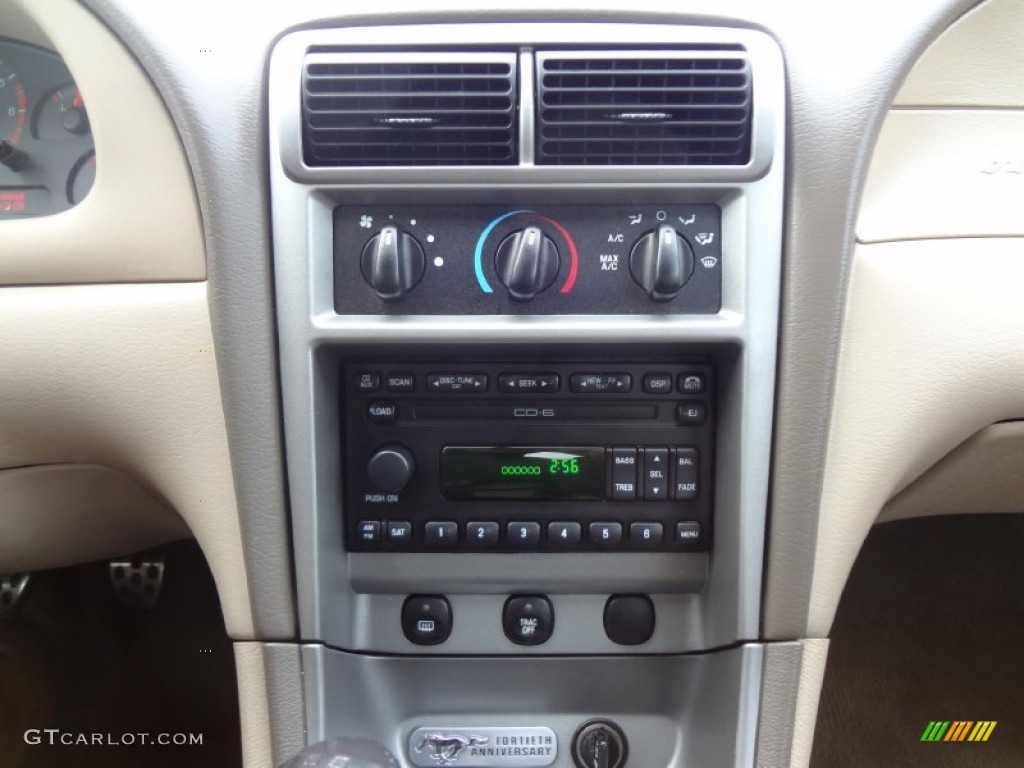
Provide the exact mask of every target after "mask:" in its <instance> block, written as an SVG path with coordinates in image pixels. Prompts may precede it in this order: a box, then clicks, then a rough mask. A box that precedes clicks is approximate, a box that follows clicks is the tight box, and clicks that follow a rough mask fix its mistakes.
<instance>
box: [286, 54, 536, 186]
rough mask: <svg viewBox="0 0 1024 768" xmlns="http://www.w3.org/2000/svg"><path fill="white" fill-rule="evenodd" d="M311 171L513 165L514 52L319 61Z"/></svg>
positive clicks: (308, 80) (307, 77)
mask: <svg viewBox="0 0 1024 768" xmlns="http://www.w3.org/2000/svg"><path fill="white" fill-rule="evenodd" d="M302 111H303V150H304V156H305V160H306V164H307V165H310V166H412V165H433V166H438V165H511V164H515V163H516V162H518V150H517V147H516V59H515V55H514V54H479V55H478V54H435V53H422V54H404V53H403V54H398V53H386V54H350V55H344V54H310V55H309V56H307V57H306V63H305V71H304V76H303V88H302Z"/></svg>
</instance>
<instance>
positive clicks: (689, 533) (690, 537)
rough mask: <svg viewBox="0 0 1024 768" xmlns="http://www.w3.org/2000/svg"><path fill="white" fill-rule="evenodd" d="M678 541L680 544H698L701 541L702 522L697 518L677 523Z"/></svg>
mask: <svg viewBox="0 0 1024 768" xmlns="http://www.w3.org/2000/svg"><path fill="white" fill-rule="evenodd" d="M676 541H678V542H679V543H680V544H697V543H698V542H700V523H698V522H697V521H696V520H686V521H684V522H682V523H676Z"/></svg>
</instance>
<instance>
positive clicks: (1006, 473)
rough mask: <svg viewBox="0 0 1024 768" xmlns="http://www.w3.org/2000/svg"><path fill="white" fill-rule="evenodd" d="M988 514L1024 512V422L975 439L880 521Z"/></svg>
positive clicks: (923, 479) (900, 498)
mask: <svg viewBox="0 0 1024 768" xmlns="http://www.w3.org/2000/svg"><path fill="white" fill-rule="evenodd" d="M989 512H1002V513H1013V512H1024V422H1021V421H1010V422H1006V423H1003V424H993V425H992V426H991V427H986V428H985V429H983V430H981V431H980V432H978V433H977V434H976V435H972V436H971V437H970V438H969V439H967V440H966V441H964V442H963V443H962V444H961V445H958V446H957V447H956V448H955V449H954V450H953V451H952V452H951V453H949V455H947V456H946V457H945V458H943V459H942V460H941V461H940V462H939V463H938V464H936V465H935V466H934V467H932V468H931V469H929V470H928V471H927V472H925V473H924V474H923V475H922V476H921V477H919V478H918V479H917V480H915V481H914V482H913V483H912V484H911V485H909V486H908V487H907V488H906V489H904V490H903V491H902V492H900V493H899V494H898V495H897V496H896V497H895V498H894V499H892V501H890V502H889V503H888V504H886V505H885V509H883V510H882V514H880V515H879V516H878V521H879V522H885V521H888V520H900V519H903V518H906V517H926V516H929V515H955V514H961V513H978V514H985V513H989Z"/></svg>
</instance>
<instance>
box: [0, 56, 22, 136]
mask: <svg viewBox="0 0 1024 768" xmlns="http://www.w3.org/2000/svg"><path fill="white" fill-rule="evenodd" d="M27 120H28V95H27V94H26V93H25V86H23V85H22V84H21V82H19V80H18V75H17V74H16V73H15V72H14V71H13V70H12V69H11V68H10V67H9V66H7V65H6V64H4V62H3V60H0V140H3V141H6V142H8V143H10V144H17V143H18V142H19V141H21V135H22V134H23V133H24V132H25V123H26V122H27Z"/></svg>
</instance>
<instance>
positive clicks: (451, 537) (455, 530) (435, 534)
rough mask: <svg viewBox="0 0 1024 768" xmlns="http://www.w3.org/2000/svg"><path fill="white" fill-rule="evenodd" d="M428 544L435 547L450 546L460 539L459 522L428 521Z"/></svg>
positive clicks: (426, 528)
mask: <svg viewBox="0 0 1024 768" xmlns="http://www.w3.org/2000/svg"><path fill="white" fill-rule="evenodd" d="M424 533H425V534H426V539H427V544H429V545H430V546H433V547H450V546H452V545H453V544H455V543H456V542H457V541H458V540H459V525H458V523H427V525H426V526H425V528H424Z"/></svg>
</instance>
